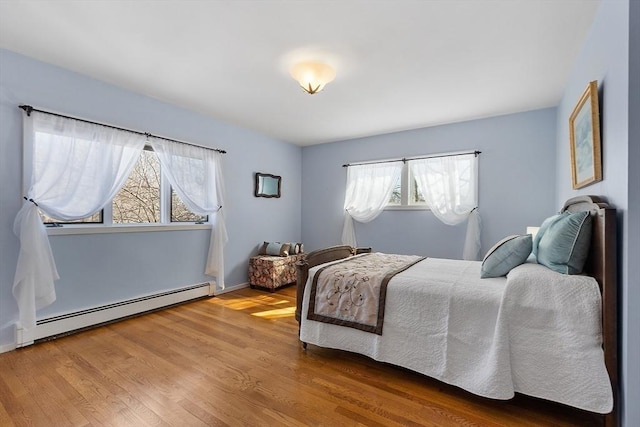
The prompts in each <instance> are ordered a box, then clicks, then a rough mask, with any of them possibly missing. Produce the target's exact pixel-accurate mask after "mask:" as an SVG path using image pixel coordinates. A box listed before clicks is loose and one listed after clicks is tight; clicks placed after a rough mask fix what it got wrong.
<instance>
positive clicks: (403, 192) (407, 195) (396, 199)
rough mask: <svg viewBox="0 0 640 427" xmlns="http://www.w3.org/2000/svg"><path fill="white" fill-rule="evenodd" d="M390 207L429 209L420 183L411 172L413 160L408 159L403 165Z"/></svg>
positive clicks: (390, 198) (390, 200)
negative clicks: (419, 185) (420, 188)
mask: <svg viewBox="0 0 640 427" xmlns="http://www.w3.org/2000/svg"><path fill="white" fill-rule="evenodd" d="M387 207H388V208H419V209H428V208H429V207H428V206H427V203H426V202H425V200H424V196H423V195H422V193H421V192H420V190H419V189H418V183H417V182H416V179H415V178H414V177H413V175H412V174H411V161H406V162H405V163H404V165H403V166H402V173H401V174H400V177H399V178H398V182H397V183H396V185H395V187H394V188H393V191H392V192H391V197H389V202H388V203H387Z"/></svg>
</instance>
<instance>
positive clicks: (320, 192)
mask: <svg viewBox="0 0 640 427" xmlns="http://www.w3.org/2000/svg"><path fill="white" fill-rule="evenodd" d="M555 116H556V111H555V108H549V109H544V110H537V111H530V112H525V113H518V114H510V115H505V116H500V117H493V118H488V119H482V120H474V121H468V122H463V123H455V124H449V125H443V126H436V127H431V128H424V129H417V130H412V131H406V132H398V133H391V134H386V135H378V136H372V137H368V138H360V139H354V140H350V141H343V142H339V143H332V144H322V145H316V146H311V147H305V148H304V149H303V150H302V170H303V171H304V173H303V175H302V194H303V195H302V237H303V241H304V242H305V246H306V247H308V249H317V248H321V247H324V246H330V245H336V244H340V238H341V233H342V224H343V218H344V216H343V210H342V208H343V203H344V192H345V182H346V169H345V168H343V167H341V165H342V164H344V163H349V162H357V161H366V160H378V159H385V158H398V157H405V156H406V157H409V156H418V155H425V154H433V153H444V152H452V151H461V150H475V149H477V150H480V151H482V154H481V155H480V162H479V171H480V177H479V188H480V192H479V206H480V213H481V216H482V224H483V232H482V246H483V249H482V251H481V252H482V255H484V252H485V251H486V250H487V249H488V248H489V247H491V246H492V245H493V244H494V243H495V242H497V241H498V240H500V239H501V238H503V237H505V236H507V235H509V234H515V233H523V232H524V231H525V228H526V226H527V225H538V224H540V223H541V222H542V220H543V219H544V218H546V217H547V216H549V215H551V214H552V213H554V212H556V211H557V210H558V209H559V208H560V207H561V206H558V205H557V203H555V198H554V191H555V167H556V161H555V155H554V154H555V152H554V149H555V148H554V147H555ZM465 230H466V223H464V224H461V225H458V226H453V227H452V226H448V225H444V224H443V223H441V222H440V221H439V220H437V219H436V218H435V217H434V216H433V214H432V213H431V212H429V211H384V212H383V213H382V214H380V216H379V217H378V218H376V219H375V220H373V221H372V222H370V223H368V224H361V223H357V222H356V235H357V239H358V245H359V246H372V247H373V248H374V249H375V250H378V251H382V252H393V253H401V254H422V255H427V256H432V257H446V258H461V256H462V248H463V246H464V235H465Z"/></svg>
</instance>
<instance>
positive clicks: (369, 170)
mask: <svg viewBox="0 0 640 427" xmlns="http://www.w3.org/2000/svg"><path fill="white" fill-rule="evenodd" d="M402 164H403V163H402V162H401V161H398V162H388V163H375V164H365V165H353V166H349V167H348V168H347V190H346V194H345V200H344V209H345V217H344V228H343V229H342V243H343V244H345V245H351V246H354V247H355V246H357V243H356V232H355V229H354V225H353V220H354V219H355V220H356V221H358V222H369V221H372V220H373V219H375V218H376V217H377V216H378V215H380V213H381V212H382V210H383V209H384V207H385V206H386V205H387V203H388V202H389V197H391V192H392V191H393V187H394V185H395V184H396V182H397V181H398V179H399V177H400V173H401V172H402Z"/></svg>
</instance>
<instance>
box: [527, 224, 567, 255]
mask: <svg viewBox="0 0 640 427" xmlns="http://www.w3.org/2000/svg"><path fill="white" fill-rule="evenodd" d="M563 215H564V214H557V215H553V216H550V217H549V218H547V219H545V220H544V221H543V222H542V225H540V229H539V230H538V233H536V237H535V239H533V245H532V247H531V254H532V255H533V256H534V257H537V256H538V246H539V245H540V240H541V239H542V236H544V233H546V232H547V230H548V229H549V226H551V224H553V223H555V222H556V221H558V220H560V219H562V216H563Z"/></svg>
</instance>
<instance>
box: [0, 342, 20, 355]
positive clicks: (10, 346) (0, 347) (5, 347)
mask: <svg viewBox="0 0 640 427" xmlns="http://www.w3.org/2000/svg"><path fill="white" fill-rule="evenodd" d="M15 349H16V345H15V344H4V345H0V354H2V353H7V352H9V351H13V350H15Z"/></svg>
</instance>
